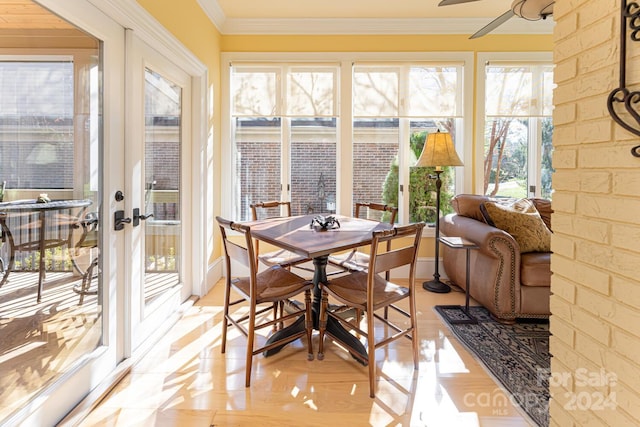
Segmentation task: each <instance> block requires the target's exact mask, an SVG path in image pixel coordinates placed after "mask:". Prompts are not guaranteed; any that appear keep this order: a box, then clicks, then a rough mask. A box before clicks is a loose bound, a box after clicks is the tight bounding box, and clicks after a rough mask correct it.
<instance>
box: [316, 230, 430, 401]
mask: <svg viewBox="0 0 640 427" xmlns="http://www.w3.org/2000/svg"><path fill="white" fill-rule="evenodd" d="M423 228H424V223H423V222H420V223H416V224H411V225H405V226H397V227H395V228H393V229H390V230H382V231H374V232H373V239H372V242H371V257H370V261H369V266H368V268H367V272H364V271H354V272H351V273H348V274H346V275H343V276H339V277H337V278H335V279H333V280H331V281H329V283H328V284H321V288H322V300H321V304H320V320H319V331H320V339H319V341H320V343H319V350H318V360H322V359H324V336H325V334H326V335H330V336H331V338H333V339H334V340H336V341H338V342H339V343H340V344H341V345H343V346H345V347H346V348H347V349H349V344H348V343H346V342H344V341H342V340H341V339H340V337H337V336H333V335H332V334H331V332H330V330H327V322H328V321H329V319H332V321H337V322H340V324H342V325H343V326H344V327H346V328H349V329H351V330H353V331H355V332H356V333H357V334H360V335H361V336H364V337H366V340H367V353H368V360H366V359H364V358H363V356H362V355H360V354H359V353H358V352H357V351H350V353H351V354H352V355H353V357H355V358H356V359H359V360H360V361H361V362H363V363H364V364H367V363H368V365H369V395H370V396H371V397H375V383H376V349H378V348H381V347H383V346H386V345H389V344H390V343H391V342H394V341H396V340H398V339H400V338H404V337H406V338H409V340H410V341H411V345H412V352H413V366H414V368H415V369H418V333H417V324H416V301H415V284H414V282H415V270H416V260H417V258H418V248H419V245H420V238H421V235H422V229H423ZM392 242H393V244H392V245H389V246H387V245H384V243H392ZM407 265H408V266H409V282H408V284H407V286H402V285H398V284H396V283H392V282H390V281H388V280H386V278H385V276H384V275H381V273H385V272H388V271H390V270H391V269H394V268H398V267H403V266H407ZM329 296H331V297H333V298H334V299H335V300H337V301H338V304H337V305H336V306H332V307H331V308H329V304H328V298H329ZM405 299H408V306H409V307H408V311H407V310H406V309H404V308H401V307H400V306H399V305H398V303H399V302H400V301H402V300H405ZM349 308H355V309H356V310H358V311H359V312H365V318H366V325H365V326H364V328H363V327H362V326H361V322H360V321H359V318H358V317H359V316H358V317H357V318H356V321H352V320H351V321H350V320H347V319H345V318H344V316H343V315H342V313H343V312H344V311H345V310H346V309H349ZM382 309H389V310H390V311H391V312H395V313H398V314H399V316H396V318H393V319H389V317H387V316H383V315H381V314H380V313H379V311H380V310H382ZM400 320H404V321H403V322H401V321H400ZM374 321H377V322H379V323H382V324H383V327H381V328H376V327H375V325H374ZM376 335H377V336H376Z"/></svg>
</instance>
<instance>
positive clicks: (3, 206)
mask: <svg viewBox="0 0 640 427" xmlns="http://www.w3.org/2000/svg"><path fill="white" fill-rule="evenodd" d="M91 203H92V201H91V200H55V201H50V202H38V201H37V200H35V199H28V200H16V201H11V202H2V203H0V227H1V230H2V241H3V242H8V244H9V262H8V263H7V264H6V265H5V262H4V260H2V267H3V269H4V275H3V277H2V280H1V281H0V286H2V285H4V284H5V282H6V281H7V279H8V277H9V273H10V272H11V271H12V270H13V267H14V261H15V254H16V252H30V251H39V253H40V259H39V265H38V272H39V275H38V302H40V299H41V297H42V289H43V284H44V277H45V256H44V254H45V250H46V249H52V248H56V247H60V246H63V245H68V246H69V247H71V235H72V232H71V231H72V230H71V227H72V224H75V223H76V219H77V215H76V216H73V215H63V214H61V213H60V212H61V211H63V210H69V211H71V210H72V209H76V208H78V209H80V210H84V209H86V208H87V206H89V205H91ZM47 214H49V215H47ZM17 216H24V217H26V219H25V220H24V221H11V219H12V217H17ZM52 220H54V221H55V222H54V223H53V224H51V225H53V226H61V225H62V226H67V227H68V228H69V230H68V233H67V234H66V235H65V234H56V235H54V236H47V227H48V226H51V225H48V224H49V222H51V221H52ZM14 225H15V226H16V228H13V229H12V227H13V226H14ZM18 236H19V238H18V239H16V237H18ZM16 240H17V241H16Z"/></svg>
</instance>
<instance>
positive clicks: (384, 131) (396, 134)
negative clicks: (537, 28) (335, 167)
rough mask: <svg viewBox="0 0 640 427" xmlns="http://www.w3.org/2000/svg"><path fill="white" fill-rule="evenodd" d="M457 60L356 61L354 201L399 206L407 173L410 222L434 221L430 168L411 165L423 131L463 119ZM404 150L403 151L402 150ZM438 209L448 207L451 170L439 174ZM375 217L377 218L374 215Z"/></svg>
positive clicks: (449, 127) (443, 127)
mask: <svg viewBox="0 0 640 427" xmlns="http://www.w3.org/2000/svg"><path fill="white" fill-rule="evenodd" d="M462 78H463V74H462V64H461V63H458V64H420V63H409V64H398V65H394V64H356V66H355V67H354V72H353V196H354V199H355V200H354V201H360V202H376V203H384V204H388V205H392V206H400V205H401V204H402V203H401V200H402V197H401V195H400V190H401V188H404V186H401V185H400V183H401V180H400V176H401V175H402V174H401V171H410V172H409V180H410V185H409V204H408V214H409V215H408V216H409V221H410V222H415V221H426V222H428V223H433V222H435V220H436V212H435V205H436V200H435V181H434V180H433V179H431V178H430V174H432V173H433V168H411V166H413V165H414V164H415V162H416V160H417V159H418V157H419V156H420V153H421V152H422V148H423V146H424V142H425V138H426V136H427V134H428V133H431V132H436V131H438V130H440V131H446V132H450V133H451V135H452V136H453V138H454V140H455V139H456V126H457V125H461V122H462V119H461V117H462V101H461V99H462V96H461V89H462ZM403 154H404V155H403ZM442 179H443V191H442V196H441V200H442V212H444V213H447V212H449V211H450V210H451V206H450V203H449V200H450V199H451V197H452V196H453V194H454V191H455V185H454V184H455V171H454V170H453V168H449V167H447V168H445V172H444V173H443V175H442ZM375 219H380V218H375Z"/></svg>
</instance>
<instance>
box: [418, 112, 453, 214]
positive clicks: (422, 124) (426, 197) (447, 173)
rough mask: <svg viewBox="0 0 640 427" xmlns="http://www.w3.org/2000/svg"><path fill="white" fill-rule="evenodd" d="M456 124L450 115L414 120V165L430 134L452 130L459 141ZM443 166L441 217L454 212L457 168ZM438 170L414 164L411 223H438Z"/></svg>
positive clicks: (441, 176) (441, 175)
mask: <svg viewBox="0 0 640 427" xmlns="http://www.w3.org/2000/svg"><path fill="white" fill-rule="evenodd" d="M455 123H456V121H455V120H454V119H450V118H442V119H425V120H412V121H411V131H410V135H411V136H410V138H409V148H410V150H409V152H410V156H411V164H412V165H413V164H415V163H416V162H417V161H418V158H419V157H420V154H421V153H422V149H423V148H424V143H425V141H426V138H427V136H428V134H429V133H433V132H437V131H438V130H441V131H444V132H449V133H450V134H451V138H453V140H454V142H455V138H456V131H455ZM442 169H443V172H442V173H441V174H440V180H441V181H442V185H441V187H440V215H441V216H443V215H446V214H448V213H451V212H453V207H452V206H451V199H452V198H453V196H454V195H455V171H456V168H455V167H452V166H445V167H443V168H442ZM434 171H435V167H424V168H422V167H421V168H416V167H411V169H410V171H409V187H410V188H409V221H411V222H417V221H424V222H426V223H428V224H434V223H435V222H436V218H437V212H436V204H437V190H436V179H435V173H434Z"/></svg>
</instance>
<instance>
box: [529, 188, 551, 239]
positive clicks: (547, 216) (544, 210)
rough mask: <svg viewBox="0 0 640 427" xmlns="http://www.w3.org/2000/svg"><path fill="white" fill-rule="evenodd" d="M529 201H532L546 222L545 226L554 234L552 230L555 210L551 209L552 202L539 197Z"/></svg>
mask: <svg viewBox="0 0 640 427" xmlns="http://www.w3.org/2000/svg"><path fill="white" fill-rule="evenodd" d="M529 200H531V201H532V202H533V204H534V205H535V206H536V209H537V210H538V213H539V214H540V216H541V217H542V220H543V221H544V225H546V226H547V228H548V229H549V230H552V232H553V228H551V214H552V213H553V209H551V200H547V199H539V198H537V197H533V198H531V199H529Z"/></svg>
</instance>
